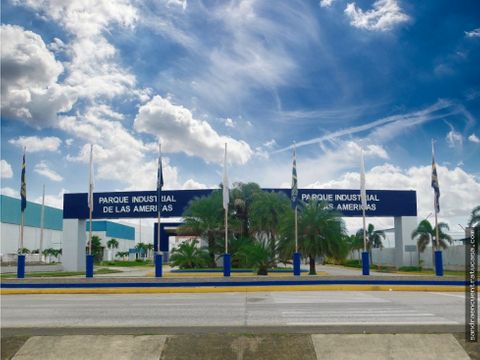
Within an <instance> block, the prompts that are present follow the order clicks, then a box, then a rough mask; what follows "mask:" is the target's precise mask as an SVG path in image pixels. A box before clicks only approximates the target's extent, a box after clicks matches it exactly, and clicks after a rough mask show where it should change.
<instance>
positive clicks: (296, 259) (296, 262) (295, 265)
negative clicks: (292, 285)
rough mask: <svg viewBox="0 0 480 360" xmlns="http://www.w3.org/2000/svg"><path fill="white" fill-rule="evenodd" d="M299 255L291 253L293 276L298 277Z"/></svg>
mask: <svg viewBox="0 0 480 360" xmlns="http://www.w3.org/2000/svg"><path fill="white" fill-rule="evenodd" d="M300 258H301V256H300V253H299V252H295V253H293V275H295V276H300Z"/></svg>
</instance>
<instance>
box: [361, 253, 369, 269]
mask: <svg viewBox="0 0 480 360" xmlns="http://www.w3.org/2000/svg"><path fill="white" fill-rule="evenodd" d="M362 274H363V275H370V259H369V256H368V251H362Z"/></svg>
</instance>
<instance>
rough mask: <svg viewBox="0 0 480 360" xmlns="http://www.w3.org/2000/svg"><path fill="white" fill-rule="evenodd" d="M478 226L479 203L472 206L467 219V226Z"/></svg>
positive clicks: (479, 223)
mask: <svg viewBox="0 0 480 360" xmlns="http://www.w3.org/2000/svg"><path fill="white" fill-rule="evenodd" d="M476 226H480V205H479V206H476V207H474V208H473V210H472V213H471V214H470V220H469V221H468V227H476Z"/></svg>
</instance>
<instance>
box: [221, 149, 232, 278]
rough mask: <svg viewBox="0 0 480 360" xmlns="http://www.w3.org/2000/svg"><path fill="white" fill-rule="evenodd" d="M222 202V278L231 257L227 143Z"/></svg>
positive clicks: (227, 272)
mask: <svg viewBox="0 0 480 360" xmlns="http://www.w3.org/2000/svg"><path fill="white" fill-rule="evenodd" d="M222 202H223V209H224V210H225V254H223V276H225V277H229V276H230V270H231V257H230V254H229V253H228V204H229V203H230V192H229V188H228V175H227V143H225V158H224V161H223V189H222Z"/></svg>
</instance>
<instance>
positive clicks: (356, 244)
mask: <svg viewBox="0 0 480 360" xmlns="http://www.w3.org/2000/svg"><path fill="white" fill-rule="evenodd" d="M345 241H346V243H347V245H348V248H349V249H350V251H351V252H352V256H353V252H354V251H357V254H358V259H360V251H361V250H362V249H363V232H362V235H361V236H359V235H358V232H357V233H356V234H354V235H350V236H347V237H346V239H345Z"/></svg>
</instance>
